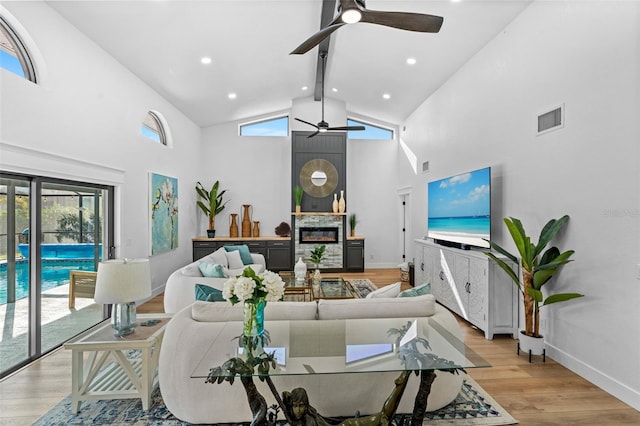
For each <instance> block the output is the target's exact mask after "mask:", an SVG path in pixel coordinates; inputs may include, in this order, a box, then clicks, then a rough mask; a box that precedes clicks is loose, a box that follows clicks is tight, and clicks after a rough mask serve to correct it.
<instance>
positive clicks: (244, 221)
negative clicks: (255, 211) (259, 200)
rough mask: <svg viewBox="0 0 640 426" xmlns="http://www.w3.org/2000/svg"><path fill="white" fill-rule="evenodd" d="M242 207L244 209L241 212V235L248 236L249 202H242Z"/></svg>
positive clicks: (249, 223) (249, 221) (249, 229)
mask: <svg viewBox="0 0 640 426" xmlns="http://www.w3.org/2000/svg"><path fill="white" fill-rule="evenodd" d="M242 208H243V209H244V211H243V213H242V236H243V237H250V236H251V212H252V209H251V204H243V205H242Z"/></svg>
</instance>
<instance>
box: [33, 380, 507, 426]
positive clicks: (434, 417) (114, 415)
mask: <svg viewBox="0 0 640 426" xmlns="http://www.w3.org/2000/svg"><path fill="white" fill-rule="evenodd" d="M405 420H406V417H405ZM401 421H402V415H398V416H396V418H395V419H394V422H393V423H394V424H396V425H397V424H399V423H400V422H401ZM516 423H517V421H516V420H515V419H514V418H513V417H511V415H510V414H509V413H507V412H506V411H505V409H504V408H502V407H501V406H500V405H499V404H498V403H497V402H495V401H494V400H493V398H491V397H490V396H489V395H488V394H487V393H486V392H485V391H484V389H482V388H481V387H480V386H479V385H478V384H477V383H476V382H475V381H474V380H473V379H472V378H470V377H468V376H467V379H466V380H465V383H464V385H463V387H462V391H461V392H460V394H459V395H458V397H457V398H456V399H455V400H454V401H453V402H452V403H451V404H449V405H448V406H446V407H444V408H442V409H440V410H438V411H434V412H433V413H427V415H426V416H425V419H424V424H425V425H447V424H453V425H461V426H476V425H481V426H493V425H508V424H516ZM34 424H35V425H38V426H45V425H46V426H53V425H56V426H57V425H170V426H174V425H175V426H183V425H188V423H185V422H182V421H180V420H178V419H176V418H175V417H173V415H172V414H171V413H170V412H169V410H167V407H166V406H165V405H164V401H163V400H162V395H161V394H160V390H159V389H156V390H155V392H154V393H153V395H152V400H151V407H150V409H149V410H148V411H146V412H145V411H142V403H141V402H140V400H139V399H115V400H107V401H86V402H83V403H82V405H81V410H80V413H78V414H77V415H76V414H73V413H71V396H68V397H66V398H65V399H64V400H62V401H61V402H60V403H58V405H56V406H55V407H54V408H53V409H52V410H51V411H49V412H48V413H47V414H45V415H44V416H42V417H41V418H40V419H39V420H38V421H37V422H36V423H34ZM246 424H249V423H246Z"/></svg>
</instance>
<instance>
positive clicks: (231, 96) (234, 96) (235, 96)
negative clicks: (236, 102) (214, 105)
mask: <svg viewBox="0 0 640 426" xmlns="http://www.w3.org/2000/svg"><path fill="white" fill-rule="evenodd" d="M227 97H228V98H229V99H235V98H237V97H238V95H236V94H235V93H229V94H228V95H227Z"/></svg>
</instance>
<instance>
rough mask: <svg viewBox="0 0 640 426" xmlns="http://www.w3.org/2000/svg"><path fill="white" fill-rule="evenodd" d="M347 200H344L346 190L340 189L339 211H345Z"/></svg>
mask: <svg viewBox="0 0 640 426" xmlns="http://www.w3.org/2000/svg"><path fill="white" fill-rule="evenodd" d="M345 204H346V202H345V200H344V190H340V201H338V211H339V212H340V213H344V211H345V208H346V205H345Z"/></svg>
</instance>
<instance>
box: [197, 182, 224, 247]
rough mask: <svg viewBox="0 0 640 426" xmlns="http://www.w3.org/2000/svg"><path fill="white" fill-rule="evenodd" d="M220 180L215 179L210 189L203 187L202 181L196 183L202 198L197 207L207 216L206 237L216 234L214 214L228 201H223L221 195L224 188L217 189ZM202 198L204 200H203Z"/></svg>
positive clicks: (222, 208) (221, 209) (220, 210)
mask: <svg viewBox="0 0 640 426" xmlns="http://www.w3.org/2000/svg"><path fill="white" fill-rule="evenodd" d="M219 188H220V181H218V180H217V181H215V183H214V184H213V186H212V187H211V189H210V190H207V189H205V187H204V186H203V185H202V183H200V182H198V183H196V192H197V193H198V195H199V196H200V198H202V200H198V203H197V204H198V207H200V210H202V212H203V213H204V214H206V215H207V217H208V218H209V228H208V229H207V237H209V238H213V237H215V236H216V216H217V215H218V214H219V213H220V212H222V211H223V210H224V208H225V206H226V204H227V203H228V202H229V200H227V201H223V200H222V196H223V195H224V193H225V192H227V190H226V189H224V190H222V191H220V192H218V191H219ZM203 200H204V201H203Z"/></svg>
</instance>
